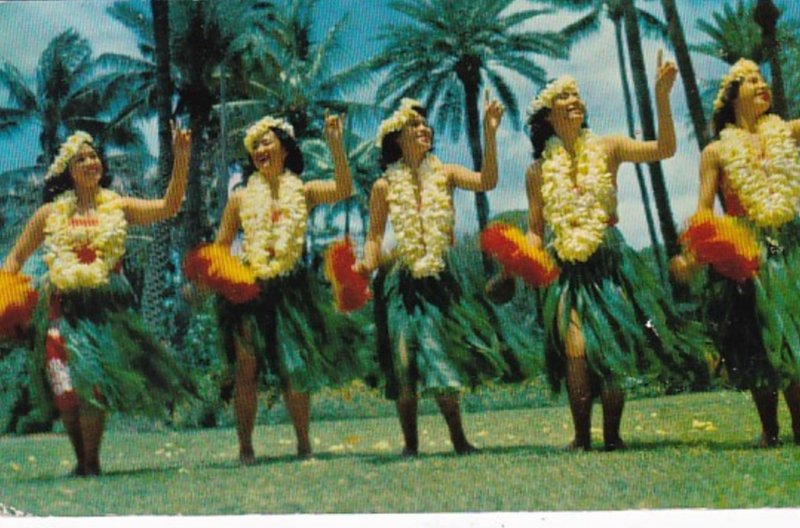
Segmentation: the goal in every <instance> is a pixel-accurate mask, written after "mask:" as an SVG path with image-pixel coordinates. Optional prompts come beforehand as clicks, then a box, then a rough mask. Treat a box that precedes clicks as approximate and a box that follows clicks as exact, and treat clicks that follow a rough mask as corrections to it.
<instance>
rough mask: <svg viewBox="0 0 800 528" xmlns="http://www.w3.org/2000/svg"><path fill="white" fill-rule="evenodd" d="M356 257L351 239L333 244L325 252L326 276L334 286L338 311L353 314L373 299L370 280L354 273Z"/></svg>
mask: <svg viewBox="0 0 800 528" xmlns="http://www.w3.org/2000/svg"><path fill="white" fill-rule="evenodd" d="M355 263H356V255H355V252H354V250H353V243H352V242H351V241H350V239H349V238H345V239H344V240H338V241H336V242H334V243H332V244H331V245H330V246H328V248H327V249H326V250H325V276H326V277H327V278H328V280H329V281H330V282H331V285H332V286H333V297H334V300H335V302H336V309H337V310H339V311H340V312H352V311H355V310H358V309H360V308H361V307H363V306H364V305H365V304H366V303H367V301H368V300H370V299H371V298H372V292H371V291H370V290H369V278H367V277H365V276H363V275H361V274H360V273H356V272H355V271H353V265H354V264H355Z"/></svg>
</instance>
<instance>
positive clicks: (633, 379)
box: [540, 227, 709, 391]
mask: <svg viewBox="0 0 800 528" xmlns="http://www.w3.org/2000/svg"><path fill="white" fill-rule="evenodd" d="M558 265H559V267H560V268H561V274H560V275H559V277H558V279H557V281H556V282H554V283H553V284H552V285H551V286H550V287H548V288H546V289H544V290H543V291H542V292H541V293H540V296H541V305H542V320H543V324H544V333H545V345H546V346H545V350H546V363H547V373H548V378H549V380H550V383H551V386H552V387H553V390H555V391H558V390H559V389H560V387H561V381H562V380H563V379H564V377H565V358H566V355H565V344H564V336H565V335H566V331H567V328H568V327H569V317H570V313H571V311H572V310H575V311H576V312H577V314H578V316H579V318H580V321H581V324H582V333H583V338H584V342H585V354H586V359H587V362H588V364H589V368H590V371H591V372H592V374H593V377H594V378H595V379H596V381H598V382H599V383H600V385H601V386H602V387H603V388H605V389H621V388H627V387H630V386H633V385H636V384H640V383H642V382H645V381H650V380H655V379H658V380H660V381H663V382H666V383H669V384H670V385H673V386H674V385H676V384H691V383H692V382H693V381H694V380H693V379H691V377H692V376H693V374H692V372H693V371H694V370H695V369H692V368H686V367H687V365H689V364H690V365H692V366H695V365H696V364H697V363H699V362H705V354H706V352H707V350H708V348H709V344H708V343H707V341H706V339H705V337H704V334H703V332H702V327H701V325H700V323H697V322H691V321H689V322H687V317H686V316H687V313H688V311H689V307H688V306H682V305H676V304H673V301H672V295H671V292H670V291H669V288H668V287H667V286H665V285H664V284H663V283H662V282H661V281H659V280H658V279H657V276H656V274H655V273H654V272H653V271H652V270H651V269H649V268H648V267H647V265H646V264H645V262H644V261H643V260H642V259H641V257H639V255H637V254H636V252H634V251H633V249H631V248H630V247H629V246H628V245H627V244H626V243H625V241H624V240H623V238H622V235H621V234H620V232H619V230H617V229H616V228H611V227H610V228H608V229H607V230H606V232H605V235H604V241H603V244H602V245H601V246H600V247H599V248H598V249H597V251H596V252H595V253H594V254H593V255H592V256H591V257H590V258H589V260H588V261H586V262H579V263H569V262H558ZM685 378H689V379H685Z"/></svg>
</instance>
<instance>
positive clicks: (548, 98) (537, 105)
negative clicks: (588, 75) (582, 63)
mask: <svg viewBox="0 0 800 528" xmlns="http://www.w3.org/2000/svg"><path fill="white" fill-rule="evenodd" d="M568 89H573V90H575V91H576V92H577V91H578V81H576V80H575V78H574V77H572V76H571V75H562V76H561V77H559V78H558V79H556V80H555V81H553V82H551V83H550V84H548V85H547V86H545V87H544V88H542V90H541V91H540V92H539V95H537V96H536V99H534V100H533V101H531V104H530V106H529V107H528V115H533V114H535V113H536V112H538V111H539V110H541V109H542V108H553V101H554V100H555V98H556V97H557V96H558V94H560V93H562V92H564V91H565V90H568Z"/></svg>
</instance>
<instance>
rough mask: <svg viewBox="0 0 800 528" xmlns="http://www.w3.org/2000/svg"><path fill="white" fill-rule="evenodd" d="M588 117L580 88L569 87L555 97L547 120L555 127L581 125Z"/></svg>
mask: <svg viewBox="0 0 800 528" xmlns="http://www.w3.org/2000/svg"><path fill="white" fill-rule="evenodd" d="M585 118H586V105H585V104H584V102H583V99H581V96H580V93H578V89H577V88H575V87H567V88H565V89H564V90H562V91H561V92H559V93H558V94H557V95H556V96H555V97H554V98H553V105H552V106H551V108H550V113H549V115H548V116H547V118H546V119H547V121H549V122H550V124H552V125H553V128H555V129H559V128H562V127H565V126H566V127H580V126H581V125H582V124H583V120H584V119H585Z"/></svg>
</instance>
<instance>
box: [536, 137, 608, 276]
mask: <svg viewBox="0 0 800 528" xmlns="http://www.w3.org/2000/svg"><path fill="white" fill-rule="evenodd" d="M543 159H544V162H543V163H542V179H543V183H542V199H543V200H544V210H543V213H544V219H545V221H546V222H547V223H548V224H549V225H550V227H551V228H552V229H553V233H554V235H555V238H554V240H553V247H554V249H555V251H556V253H557V254H558V257H559V258H560V259H561V260H562V261H567V262H586V261H587V260H588V259H589V257H591V256H592V255H593V254H594V252H595V251H596V250H597V248H598V247H600V245H601V244H602V242H603V235H604V233H605V230H606V229H607V228H608V222H609V218H610V217H611V215H612V213H613V207H614V198H615V196H616V189H614V182H613V178H612V176H611V173H610V172H609V171H608V163H607V161H606V153H605V151H604V150H603V147H602V143H601V142H600V140H599V138H597V137H596V136H595V135H594V134H592V133H591V132H590V131H589V130H586V129H584V130H583V131H582V132H581V134H580V136H579V137H578V140H577V141H576V142H575V162H576V163H575V165H576V167H575V169H576V170H575V179H574V181H573V178H572V173H573V157H572V156H571V155H570V153H569V152H568V151H567V149H566V147H565V146H564V143H563V142H562V141H561V139H560V138H558V137H557V136H554V137H552V138H551V139H550V140H549V141H548V142H547V146H546V147H545V151H544V155H543Z"/></svg>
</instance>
